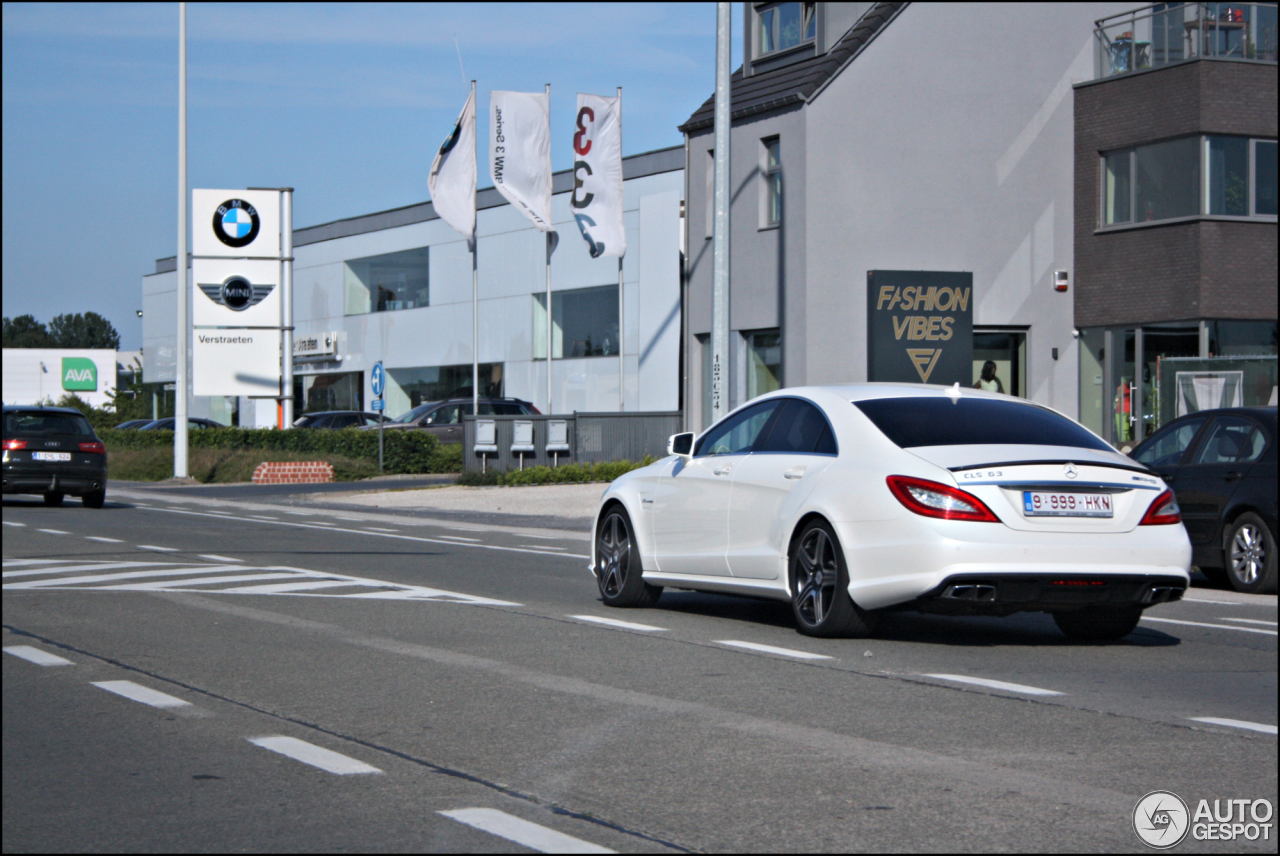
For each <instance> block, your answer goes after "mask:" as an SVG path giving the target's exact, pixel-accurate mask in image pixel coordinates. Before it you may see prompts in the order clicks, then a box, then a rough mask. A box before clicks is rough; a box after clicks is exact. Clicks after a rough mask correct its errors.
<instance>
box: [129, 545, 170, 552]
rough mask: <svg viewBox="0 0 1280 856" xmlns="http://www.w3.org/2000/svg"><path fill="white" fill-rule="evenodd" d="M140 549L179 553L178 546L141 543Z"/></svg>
mask: <svg viewBox="0 0 1280 856" xmlns="http://www.w3.org/2000/svg"><path fill="white" fill-rule="evenodd" d="M138 549H139V550H156V551H158V552H161V553H177V552H178V548H177V547H157V546H156V545H155V544H139V545H138Z"/></svg>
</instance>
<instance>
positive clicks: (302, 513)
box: [285, 511, 315, 517]
mask: <svg viewBox="0 0 1280 856" xmlns="http://www.w3.org/2000/svg"><path fill="white" fill-rule="evenodd" d="M285 514H300V515H302V516H304V517H313V516H315V512H314V511H286V512H285Z"/></svg>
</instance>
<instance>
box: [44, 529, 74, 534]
mask: <svg viewBox="0 0 1280 856" xmlns="http://www.w3.org/2000/svg"><path fill="white" fill-rule="evenodd" d="M36 531H37V532H48V533H49V534H50V535H70V534H71V533H70V532H63V531H62V530H61V529H37V530H36Z"/></svg>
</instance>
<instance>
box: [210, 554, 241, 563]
mask: <svg viewBox="0 0 1280 856" xmlns="http://www.w3.org/2000/svg"><path fill="white" fill-rule="evenodd" d="M200 558H202V559H213V560H214V561H215V562H239V561H240V560H239V559H233V558H231V557H230V556H219V555H218V554H217V553H201V554H200Z"/></svg>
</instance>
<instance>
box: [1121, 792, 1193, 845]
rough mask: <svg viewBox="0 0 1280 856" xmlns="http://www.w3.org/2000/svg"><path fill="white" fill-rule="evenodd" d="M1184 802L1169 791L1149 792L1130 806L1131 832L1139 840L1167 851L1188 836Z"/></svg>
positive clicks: (1188, 817)
mask: <svg viewBox="0 0 1280 856" xmlns="http://www.w3.org/2000/svg"><path fill="white" fill-rule="evenodd" d="M1190 820H1191V818H1190V816H1189V813H1188V811H1187V804H1186V803H1184V802H1183V801H1182V798H1181V797H1180V796H1178V795H1177V794H1175V793H1173V792H1172V791H1152V792H1151V793H1149V794H1147V795H1146V796H1145V797H1143V798H1142V799H1140V800H1138V804H1137V805H1135V806H1134V807H1133V831H1134V832H1136V833H1138V837H1139V838H1141V839H1142V843H1143V844H1146V845H1147V846H1148V847H1154V848H1156V849H1157V850H1167V849H1169V848H1170V847H1173V846H1174V845H1176V844H1178V843H1180V842H1181V841H1182V839H1184V838H1186V837H1187V830H1188V829H1190V827H1191V823H1190Z"/></svg>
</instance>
